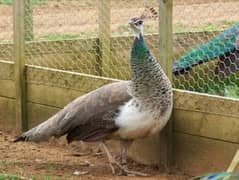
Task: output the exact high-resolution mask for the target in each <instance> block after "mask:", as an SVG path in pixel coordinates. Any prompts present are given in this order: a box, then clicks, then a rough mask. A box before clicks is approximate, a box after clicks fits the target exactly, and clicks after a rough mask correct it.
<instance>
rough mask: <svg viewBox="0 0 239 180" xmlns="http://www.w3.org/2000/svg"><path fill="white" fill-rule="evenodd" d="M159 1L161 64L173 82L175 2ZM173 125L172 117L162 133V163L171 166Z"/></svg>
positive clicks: (169, 0)
mask: <svg viewBox="0 0 239 180" xmlns="http://www.w3.org/2000/svg"><path fill="white" fill-rule="evenodd" d="M158 1H159V40H160V64H161V66H162V68H163V69H164V71H165V72H166V73H167V76H168V77H169V79H170V80H171V82H172V53H173V44H172V42H173V32H172V12H173V11H172V10H173V0H158ZM172 130H173V124H172V117H171V119H170V120H169V122H168V123H167V125H166V127H165V128H164V129H163V130H162V132H161V133H160V162H161V164H163V165H166V166H170V164H171V163H172V153H173V152H172V151H173V150H172V149H173V147H172V146H173V133H172Z"/></svg>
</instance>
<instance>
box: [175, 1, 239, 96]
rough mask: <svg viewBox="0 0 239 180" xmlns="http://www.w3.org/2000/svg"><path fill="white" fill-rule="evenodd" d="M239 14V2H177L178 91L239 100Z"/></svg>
mask: <svg viewBox="0 0 239 180" xmlns="http://www.w3.org/2000/svg"><path fill="white" fill-rule="evenodd" d="M238 10H239V2H238V1H210V2H209V1H199V0H198V1H196V0H195V1H191V2H190V3H187V1H184V2H178V3H177V1H176V3H175V5H174V21H173V23H174V33H175V37H176V38H175V43H174V47H175V52H174V61H175V64H174V67H173V73H174V74H175V83H174V86H175V87H176V88H180V89H188V90H192V91H198V92H204V93H209V94H216V95H222V96H229V97H237V98H238V97H239V88H238V87H239V86H238V85H239V84H238V82H239V77H238V72H237V71H238V70H239V66H238V65H239V55H238V35H239V24H238V23H239V21H238V19H239V14H238V13H237V12H238Z"/></svg>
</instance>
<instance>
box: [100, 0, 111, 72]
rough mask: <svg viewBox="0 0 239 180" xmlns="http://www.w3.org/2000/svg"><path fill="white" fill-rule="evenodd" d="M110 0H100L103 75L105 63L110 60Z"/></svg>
mask: <svg viewBox="0 0 239 180" xmlns="http://www.w3.org/2000/svg"><path fill="white" fill-rule="evenodd" d="M110 2H111V0H99V1H98V11H99V43H98V45H99V61H98V64H99V71H100V72H99V74H100V75H103V74H104V73H107V72H105V71H104V70H106V68H105V65H107V64H109V62H110V23H111V21H110V16H111V15H110Z"/></svg>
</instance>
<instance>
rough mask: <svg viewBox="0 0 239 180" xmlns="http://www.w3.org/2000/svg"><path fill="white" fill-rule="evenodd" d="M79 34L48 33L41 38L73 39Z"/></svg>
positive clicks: (53, 39)
mask: <svg viewBox="0 0 239 180" xmlns="http://www.w3.org/2000/svg"><path fill="white" fill-rule="evenodd" d="M79 37H81V36H80V35H72V34H48V35H47V36H44V37H43V39H46V40H50V41H56V40H64V39H74V38H79Z"/></svg>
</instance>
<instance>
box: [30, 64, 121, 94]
mask: <svg viewBox="0 0 239 180" xmlns="http://www.w3.org/2000/svg"><path fill="white" fill-rule="evenodd" d="M113 81H119V80H117V79H112V78H106V77H100V76H95V75H89V74H84V73H75V72H69V71H63V70H58V69H52V68H45V67H39V66H27V82H28V83H30V84H44V85H47V86H53V87H61V88H67V89H72V90H80V91H83V92H89V91H91V90H94V89H96V88H97V87H99V86H102V85H104V84H108V83H110V82H113Z"/></svg>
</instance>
